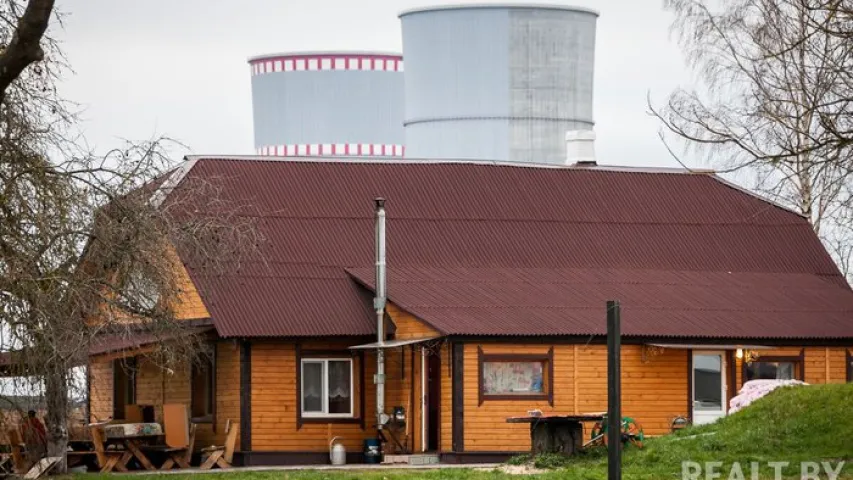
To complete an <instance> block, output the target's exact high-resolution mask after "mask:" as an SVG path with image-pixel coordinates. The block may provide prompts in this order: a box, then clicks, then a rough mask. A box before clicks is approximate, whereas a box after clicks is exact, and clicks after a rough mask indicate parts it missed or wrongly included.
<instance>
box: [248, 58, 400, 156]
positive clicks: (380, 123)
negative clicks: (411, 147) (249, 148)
mask: <svg viewBox="0 0 853 480" xmlns="http://www.w3.org/2000/svg"><path fill="white" fill-rule="evenodd" d="M249 65H250V66H251V72H252V108H253V117H254V130H255V150H256V152H257V153H258V154H259V155H276V156H324V157H328V156H363V157H401V156H403V153H404V146H403V145H404V132H403V109H404V108H403V101H404V97H403V58H402V57H401V56H400V55H397V54H388V53H368V52H320V53H283V54H274V55H264V56H259V57H253V58H250V59H249Z"/></svg>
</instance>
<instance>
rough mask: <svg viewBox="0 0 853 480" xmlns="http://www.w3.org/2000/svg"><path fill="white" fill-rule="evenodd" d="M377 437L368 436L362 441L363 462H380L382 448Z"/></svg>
mask: <svg viewBox="0 0 853 480" xmlns="http://www.w3.org/2000/svg"><path fill="white" fill-rule="evenodd" d="M380 445H381V444H380V443H379V439H378V438H368V439H366V440H365V441H364V463H380V462H381V461H382V448H381V447H380Z"/></svg>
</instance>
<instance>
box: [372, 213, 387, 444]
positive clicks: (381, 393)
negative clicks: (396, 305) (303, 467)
mask: <svg viewBox="0 0 853 480" xmlns="http://www.w3.org/2000/svg"><path fill="white" fill-rule="evenodd" d="M374 201H375V203H376V233H375V237H374V242H375V245H376V297H375V298H374V299H373V308H374V309H375V310H376V341H377V348H376V376H375V377H374V379H373V383H374V384H376V424H377V425H378V427H377V428H379V429H380V430H381V429H382V426H383V425H385V422H386V421H387V420H388V416H387V415H386V414H385V346H384V343H385V303H386V301H387V297H386V293H385V288H386V285H387V280H386V277H385V275H386V271H385V199H384V198H381V197H378V198H376V199H375V200H374Z"/></svg>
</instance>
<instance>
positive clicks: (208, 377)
mask: <svg viewBox="0 0 853 480" xmlns="http://www.w3.org/2000/svg"><path fill="white" fill-rule="evenodd" d="M190 371H191V373H190V385H191V388H192V399H191V400H192V402H191V405H190V411H191V413H190V414H191V415H192V417H193V422H196V423H204V422H213V413H214V387H215V383H214V382H215V380H214V375H215V374H216V369H215V368H214V363H213V360H212V359H211V358H210V357H207V356H205V357H204V358H201V359H198V360H196V361H194V362H193V364H192V367H191V369H190Z"/></svg>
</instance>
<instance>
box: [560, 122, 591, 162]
mask: <svg viewBox="0 0 853 480" xmlns="http://www.w3.org/2000/svg"><path fill="white" fill-rule="evenodd" d="M566 164H567V165H574V166H576V167H594V166H596V161H595V132H593V131H592V130H570V131H568V132H566Z"/></svg>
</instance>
